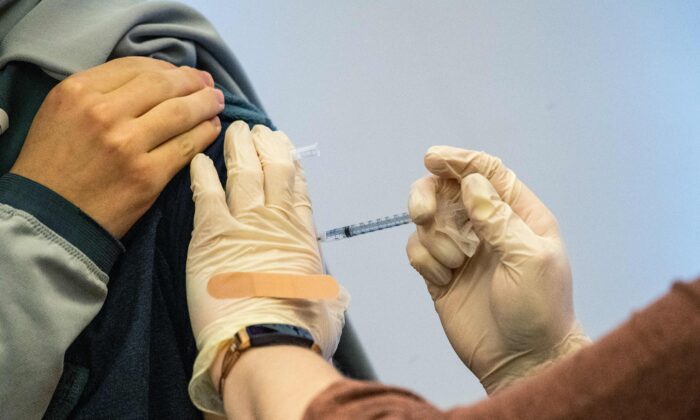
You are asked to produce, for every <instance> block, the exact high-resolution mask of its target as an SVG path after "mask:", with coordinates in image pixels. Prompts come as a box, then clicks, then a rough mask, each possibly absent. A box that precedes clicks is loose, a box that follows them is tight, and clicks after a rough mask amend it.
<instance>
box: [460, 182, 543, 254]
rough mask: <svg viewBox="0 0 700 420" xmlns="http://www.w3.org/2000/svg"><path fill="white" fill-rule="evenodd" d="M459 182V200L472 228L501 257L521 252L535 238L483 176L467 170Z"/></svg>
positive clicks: (530, 244) (533, 241)
mask: <svg viewBox="0 0 700 420" xmlns="http://www.w3.org/2000/svg"><path fill="white" fill-rule="evenodd" d="M461 185H462V200H463V201H464V207H465V208H466V209H467V213H468V214H469V219H470V220H471V222H472V226H473V227H474V232H476V234H477V236H478V237H479V239H481V240H482V241H484V242H486V243H487V244H489V245H490V246H491V248H492V249H493V250H494V251H495V252H496V253H497V254H499V255H500V257H501V261H503V262H506V261H508V260H509V259H512V258H513V257H516V256H518V255H522V254H523V253H522V251H523V250H527V249H529V248H530V247H531V246H532V245H533V244H536V243H537V242H538V241H539V238H538V237H537V235H535V233H534V232H533V231H532V229H530V227H529V226H528V225H527V224H526V223H525V222H524V221H523V219H521V218H520V216H518V215H517V214H516V213H515V212H514V211H513V209H512V208H511V207H510V206H509V205H508V203H506V202H505V201H503V199H502V198H501V197H500V196H499V195H498V192H496V189H495V188H494V187H493V185H491V183H490V182H489V180H488V179H486V177H484V176H483V175H481V174H478V173H475V174H470V175H467V176H466V177H465V178H464V179H463V180H462V183H461Z"/></svg>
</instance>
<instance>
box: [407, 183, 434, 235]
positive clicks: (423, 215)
mask: <svg viewBox="0 0 700 420" xmlns="http://www.w3.org/2000/svg"><path fill="white" fill-rule="evenodd" d="M435 189H436V185H435V177H432V176H427V177H423V178H421V179H419V180H417V181H416V182H414V183H413V185H411V192H410V193H409V195H408V214H409V215H410V216H411V220H412V221H413V222H414V223H416V224H418V225H423V224H427V223H429V222H430V221H432V220H433V216H434V215H435V211H436V209H437V201H436V190H435Z"/></svg>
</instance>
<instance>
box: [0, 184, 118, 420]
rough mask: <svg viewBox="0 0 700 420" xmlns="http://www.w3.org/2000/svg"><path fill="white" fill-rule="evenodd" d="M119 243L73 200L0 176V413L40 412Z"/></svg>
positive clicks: (94, 307) (101, 294) (99, 294)
mask: <svg viewBox="0 0 700 420" xmlns="http://www.w3.org/2000/svg"><path fill="white" fill-rule="evenodd" d="M123 251H124V247H123V246H122V244H121V243H120V242H119V241H118V240H116V239H115V238H113V237H112V236H111V235H110V234H109V233H108V232H107V231H105V230H104V229H103V228H102V227H101V226H100V225H98V224H97V223H96V222H95V221H94V220H92V219H91V218H90V217H89V216H88V215H87V214H85V213H83V212H82V211H81V210H80V209H79V208H78V207H76V206H75V205H73V204H72V203H70V202H69V201H67V200H65V199H64V198H63V197H61V196H60V195H58V194H56V193H55V192H53V191H52V190H50V189H48V188H46V187H44V186H43V185H41V184H38V183H36V182H34V181H32V180H29V179H27V178H24V177H22V176H19V175H15V174H11V173H8V174H4V175H2V176H0V417H1V418H3V419H4V418H10V419H14V418H22V419H33V418H37V419H38V418H41V417H42V416H43V414H44V412H45V411H46V408H47V406H48V405H49V403H50V401H51V398H52V396H53V394H54V391H55V389H56V385H57V384H58V382H59V380H60V378H61V374H62V373H63V358H64V355H65V352H66V349H67V348H68V347H69V346H70V344H71V343H72V342H73V341H74V340H75V338H76V337H77V336H78V335H79V334H80V333H81V332H82V331H83V329H84V328H85V327H86V326H87V325H88V324H89V323H90V321H91V320H92V319H93V318H94V317H95V315H97V313H98V312H99V311H100V308H101V307H102V304H103V303H104V301H105V298H106V296H107V281H108V276H107V273H109V271H110V269H111V268H112V266H113V265H114V263H115V262H116V260H117V259H118V257H119V255H121V253H122V252H123Z"/></svg>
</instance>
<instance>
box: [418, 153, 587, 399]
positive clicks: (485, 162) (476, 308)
mask: <svg viewBox="0 0 700 420" xmlns="http://www.w3.org/2000/svg"><path fill="white" fill-rule="evenodd" d="M425 166H426V167H427V168H428V170H429V171H430V172H432V173H433V175H432V176H428V177H425V178H422V179H420V180H418V181H416V182H415V183H414V185H413V186H412V189H411V195H410V198H409V213H410V214H411V218H412V219H413V221H414V222H415V223H416V225H417V233H414V234H413V235H411V237H410V238H409V240H408V245H407V247H406V251H407V253H408V258H409V261H410V263H411V265H412V266H413V267H414V268H415V269H416V270H417V271H418V272H419V273H420V274H421V275H422V276H423V278H424V279H425V281H426V284H427V286H428V290H429V292H430V295H431V296H432V298H433V301H434V302H435V309H436V310H437V312H438V315H439V316H440V321H441V322H442V326H443V328H444V329H445V333H446V334H447V337H448V339H449V340H450V343H451V344H452V347H453V348H454V349H455V351H456V352H457V354H458V355H459V357H460V358H461V359H462V361H463V362H464V364H465V365H466V366H467V367H468V368H469V369H470V370H471V371H472V372H473V373H474V374H475V375H476V376H477V377H478V378H479V380H480V381H481V383H482V385H483V386H484V387H485V388H486V390H487V392H488V393H492V392H494V391H496V390H498V389H502V388H503V387H505V386H507V385H508V384H510V383H512V382H513V381H515V380H517V379H519V378H522V377H525V376H528V375H530V374H532V373H534V372H535V371H537V370H539V369H540V368H541V367H543V366H545V365H547V364H549V363H551V362H552V361H554V360H556V359H558V358H560V357H562V356H564V355H566V354H568V353H571V352H573V351H575V350H577V349H578V348H580V347H581V346H583V345H586V344H588V343H589V342H590V340H589V339H588V338H587V337H586V336H585V335H584V333H583V331H582V329H581V327H580V326H579V324H578V323H577V321H576V317H575V315H574V308H573V299H572V291H571V287H572V284H571V269H570V267H569V262H568V259H567V257H566V253H565V251H564V245H563V243H562V240H561V238H560V236H559V228H558V226H557V221H556V219H555V218H554V215H553V214H552V213H551V212H550V211H549V210H548V209H547V207H545V205H544V204H542V202H541V201H540V200H539V199H538V198H537V197H536V196H535V194H533V193H532V191H530V190H529V189H528V188H527V186H525V185H524V184H523V183H522V182H520V181H519V180H518V179H517V178H516V176H515V174H514V173H513V171H511V170H510V169H508V168H506V167H505V166H503V164H502V163H501V160H500V159H497V158H495V157H493V156H489V155H487V154H486V153H483V152H474V151H469V150H463V149H457V148H453V147H448V146H435V147H432V148H430V149H429V150H428V153H427V154H426V156H425ZM460 201H461V202H463V204H464V207H465V208H466V210H467V214H468V215H469V219H470V220H471V223H472V226H473V229H474V232H475V233H476V235H477V236H478V238H479V239H480V244H479V246H478V247H477V249H476V253H475V254H474V255H473V256H472V257H471V258H469V257H467V256H466V255H465V254H464V253H463V252H462V251H461V250H460V248H459V247H458V246H456V245H455V243H454V241H452V240H451V239H450V237H449V236H447V235H445V234H444V233H442V232H440V229H439V227H440V226H439V223H437V222H436V220H435V217H434V215H435V212H436V208H439V207H443V206H447V205H449V204H450V203H455V202H460Z"/></svg>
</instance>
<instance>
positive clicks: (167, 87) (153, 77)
mask: <svg viewBox="0 0 700 420" xmlns="http://www.w3.org/2000/svg"><path fill="white" fill-rule="evenodd" d="M139 77H140V78H141V80H143V83H144V84H145V85H146V86H148V88H149V89H152V90H155V91H159V92H170V91H171V90H172V83H171V82H170V80H169V79H168V78H167V77H166V76H165V75H164V74H163V73H162V72H159V71H148V72H145V73H142V74H141V75H140V76H139Z"/></svg>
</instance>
